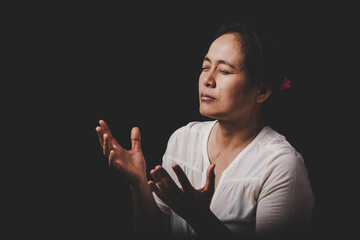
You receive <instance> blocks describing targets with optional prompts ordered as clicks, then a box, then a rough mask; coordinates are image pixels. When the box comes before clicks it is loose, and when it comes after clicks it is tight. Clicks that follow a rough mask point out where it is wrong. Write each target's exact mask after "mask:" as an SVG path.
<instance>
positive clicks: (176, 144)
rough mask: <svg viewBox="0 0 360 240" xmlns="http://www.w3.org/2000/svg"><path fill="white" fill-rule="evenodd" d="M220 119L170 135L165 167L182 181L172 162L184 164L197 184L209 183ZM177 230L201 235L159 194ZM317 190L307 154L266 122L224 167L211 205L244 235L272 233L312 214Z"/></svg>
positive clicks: (299, 223) (303, 222)
mask: <svg viewBox="0 0 360 240" xmlns="http://www.w3.org/2000/svg"><path fill="white" fill-rule="evenodd" d="M215 123H216V121H207V122H191V123H189V124H187V125H186V126H184V127H181V128H180V129H178V130H176V131H175V132H174V133H173V135H172V136H171V137H170V139H169V141H168V145H167V149H166V152H165V154H164V156H163V163H162V166H163V168H164V169H165V170H166V171H167V172H168V173H169V175H170V176H171V177H172V178H173V180H174V181H175V182H176V183H177V185H178V186H179V187H181V185H180V183H179V181H178V179H177V177H176V174H175V172H174V171H173V169H172V168H171V166H172V165H173V164H174V163H177V164H179V166H180V167H181V168H182V169H183V171H184V172H185V174H186V176H187V177H188V178H189V181H190V183H191V184H192V185H193V186H194V187H195V188H202V187H203V186H204V185H205V180H206V170H207V168H208V167H209V165H210V160H209V157H208V152H207V142H208V139H209V135H210V132H211V130H212V128H213V126H214V125H215ZM154 197H155V200H156V202H157V204H158V206H159V207H160V209H161V211H162V212H163V213H164V216H165V218H166V219H167V222H168V223H169V224H170V229H171V232H172V234H173V235H181V236H194V235H196V234H195V232H194V231H193V229H192V228H191V226H190V225H188V224H187V223H186V222H185V220H184V219H182V218H181V217H180V216H178V215H177V214H176V213H175V212H174V211H172V210H171V209H170V208H169V207H168V206H167V205H166V204H165V203H164V202H162V201H161V200H160V199H159V198H158V197H157V196H156V194H154ZM313 206H314V196H313V192H312V189H311V185H310V181H309V178H308V173H307V171H306V168H305V165H304V160H303V158H302V156H301V155H300V154H299V153H298V152H297V151H296V150H295V149H294V148H293V147H292V146H291V145H290V144H289V143H288V142H287V141H286V139H285V137H284V136H282V135H280V134H279V133H277V132H276V131H274V130H273V129H271V128H270V127H269V126H266V127H264V128H263V129H262V130H261V131H260V133H259V134H258V135H257V136H256V137H255V139H254V140H253V141H252V142H251V143H250V144H249V145H248V146H247V147H246V148H245V149H244V150H242V151H241V152H240V153H239V155H238V156H237V157H236V158H235V159H234V160H233V161H232V162H231V164H230V165H229V166H228V167H227V168H226V169H225V170H224V171H223V173H222V176H221V178H220V180H219V183H218V185H217V188H216V190H215V192H214V195H213V198H212V201H211V205H210V209H211V211H212V212H213V213H214V214H215V215H216V216H217V217H218V218H219V219H220V220H221V221H222V222H223V223H224V224H225V225H226V226H227V227H228V228H229V229H230V230H231V231H233V232H234V233H236V234H238V235H243V234H246V235H247V234H251V235H252V234H254V233H255V232H256V234H258V233H267V232H273V231H277V230H279V229H284V228H286V227H288V226H292V227H294V226H296V227H303V226H304V225H306V223H307V222H308V221H309V220H310V217H311V214H312V210H313Z"/></svg>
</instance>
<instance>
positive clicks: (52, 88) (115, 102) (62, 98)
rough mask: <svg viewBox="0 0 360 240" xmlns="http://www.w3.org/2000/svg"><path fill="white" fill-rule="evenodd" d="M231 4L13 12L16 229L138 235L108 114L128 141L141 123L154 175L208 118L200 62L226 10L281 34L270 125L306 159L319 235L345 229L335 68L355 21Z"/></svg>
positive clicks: (12, 210)
mask: <svg viewBox="0 0 360 240" xmlns="http://www.w3.org/2000/svg"><path fill="white" fill-rule="evenodd" d="M207 4H209V3H207ZM233 4H234V3H224V4H222V5H221V6H213V7H211V6H210V7H209V6H204V5H200V4H199V5H198V6H191V5H180V4H174V5H166V6H164V5H160V4H159V5H153V4H147V5H146V6H145V5H142V4H140V3H138V4H132V5H128V6H108V5H106V4H101V5H99V4H88V3H87V4H77V5H75V4H69V5H61V4H51V5H18V6H15V7H13V8H11V10H12V13H13V14H10V15H9V17H8V18H7V24H8V25H9V26H10V27H9V29H8V30H9V34H8V35H7V36H8V37H9V38H8V39H9V46H10V47H9V50H10V54H9V57H8V61H7V62H8V63H10V64H9V70H10V72H11V74H10V75H11V77H10V81H9V82H10V85H9V86H10V87H11V89H13V90H14V91H12V98H11V99H12V100H10V101H11V102H12V104H13V105H12V107H10V106H8V104H6V106H7V109H8V110H10V114H8V115H7V116H8V117H9V121H11V122H12V123H13V124H14V126H13V127H9V129H8V130H10V132H14V130H18V131H17V132H18V134H16V135H15V134H13V135H9V136H14V138H11V137H10V138H9V139H8V141H10V142H11V143H16V144H10V145H11V146H12V147H11V148H9V149H11V151H12V156H18V158H16V157H15V158H14V159H21V160H22V161H17V160H16V161H14V160H11V161H9V162H11V163H12V164H14V166H13V168H12V169H15V174H12V175H11V178H10V179H11V180H9V182H12V184H15V186H16V187H12V188H9V189H10V191H11V195H12V196H15V198H14V200H11V201H10V203H9V204H8V205H7V210H8V213H9V218H8V219H9V221H8V223H10V225H9V226H11V228H10V229H13V231H12V232H13V234H17V233H24V232H25V233H26V234H28V235H31V236H32V235H34V236H37V237H40V238H42V237H44V238H46V239H53V238H57V237H62V238H66V239H73V238H80V239H84V238H87V237H95V238H99V239H119V238H120V239H121V236H123V234H127V233H132V223H131V199H130V196H129V191H128V188H127V184H126V183H124V182H123V181H122V179H121V178H120V177H119V176H118V174H117V173H116V172H114V171H113V169H110V168H109V167H108V166H107V163H106V159H105V158H104V157H103V155H102V152H101V149H100V145H99V143H98V138H97V134H96V132H95V127H96V126H97V125H98V120H99V119H104V120H105V121H107V122H108V124H109V126H110V128H111V130H112V132H113V134H114V136H115V137H116V139H117V140H118V142H119V143H120V144H122V145H123V146H124V147H125V148H129V147H130V130H131V128H132V127H133V126H138V127H139V128H140V130H141V134H142V146H143V152H144V155H145V158H146V161H147V164H148V171H150V169H152V168H153V167H154V166H156V165H157V164H160V163H161V158H162V154H163V153H164V151H165V148H166V144H167V140H168V138H169V137H170V135H171V134H172V133H173V132H174V131H175V130H176V129H177V128H179V127H181V126H183V125H185V124H187V123H188V122H190V121H202V120H206V119H205V118H204V117H202V116H201V115H200V114H199V113H198V96H197V84H198V83H197V81H198V77H199V74H200V70H201V63H202V58H203V57H204V55H205V53H206V51H207V48H208V46H209V44H210V42H211V37H212V34H213V33H214V31H215V30H217V29H218V27H219V26H220V25H221V24H222V22H224V21H229V20H236V21H242V22H247V23H250V25H253V26H254V27H256V28H258V29H259V30H260V31H263V32H270V33H271V34H272V37H273V38H275V39H276V40H277V42H278V43H279V46H280V50H279V51H280V52H281V54H282V55H283V58H284V63H285V64H284V69H285V72H286V74H287V76H288V78H289V79H290V80H291V82H292V88H291V89H289V90H287V91H286V92H285V93H283V98H282V100H281V101H280V102H279V107H278V108H277V109H276V110H274V113H273V118H272V122H271V125H272V127H273V128H274V129H276V130H278V131H279V132H280V133H282V134H284V135H285V136H286V137H287V139H288V140H289V142H290V143H291V144H292V145H293V146H294V147H295V148H296V149H297V150H298V151H299V152H300V153H302V154H303V156H304V158H305V164H306V166H307V168H308V172H309V176H310V180H311V183H312V186H313V190H314V194H315V197H316V205H315V210H314V217H313V221H312V223H311V230H312V232H313V234H314V236H324V234H326V235H329V236H330V235H333V234H343V233H344V230H343V229H342V228H340V225H341V224H338V222H337V221H334V219H339V218H340V216H342V212H343V208H344V206H343V204H342V203H340V201H338V200H339V199H340V198H341V197H339V196H341V195H342V193H343V191H345V189H344V187H343V185H341V184H339V182H338V180H337V179H338V178H339V176H338V175H339V174H341V170H340V169H338V168H337V165H336V164H337V160H338V152H337V151H336V144H334V139H339V138H341V137H342V135H341V134H342V131H341V130H340V129H337V128H334V125H336V123H339V122H340V121H341V120H342V116H343V114H344V112H345V111H346V107H347V106H344V105H340V106H339V105H337V104H338V101H337V100H338V99H339V96H341V95H342V94H344V93H343V92H342V90H341V88H340V87H339V86H338V85H337V84H338V81H337V79H339V76H340V73H339V71H336V70H337V68H336V66H337V64H339V62H341V59H343V58H342V57H341V56H342V55H341V54H342V49H343V48H339V47H338V45H339V42H340V41H342V40H343V35H341V34H339V32H346V31H347V27H348V24H347V23H351V22H352V20H351V19H345V20H344V19H343V18H342V21H339V18H338V17H336V16H334V15H333V14H332V13H331V11H329V10H328V7H329V6H323V5H318V6H314V5H309V6H304V5H292V6H290V5H288V6H286V5H283V4H282V5H280V4H279V5H269V6H264V5H256V4H254V6H248V5H244V4H241V3H238V4H236V5H233ZM330 7H331V8H330V9H331V10H333V9H336V8H337V6H330ZM339 11H341V10H338V12H339ZM344 22H345V23H344ZM334 33H337V34H334ZM334 62H335V64H334ZM13 63H15V67H14V66H11V64H13ZM334 93H335V94H334ZM7 101H9V99H7ZM14 106H15V107H14ZM334 109H336V111H334ZM5 126H6V125H5ZM5 128H6V127H5ZM330 129H331V130H330ZM19 142H20V143H19ZM20 146H21V147H20ZM14 153H15V154H14ZM339 171H340V173H339ZM5 176H7V175H5ZM334 188H335V189H336V194H334ZM340 206H341V207H340ZM19 226H20V227H19ZM345 232H346V231H345Z"/></svg>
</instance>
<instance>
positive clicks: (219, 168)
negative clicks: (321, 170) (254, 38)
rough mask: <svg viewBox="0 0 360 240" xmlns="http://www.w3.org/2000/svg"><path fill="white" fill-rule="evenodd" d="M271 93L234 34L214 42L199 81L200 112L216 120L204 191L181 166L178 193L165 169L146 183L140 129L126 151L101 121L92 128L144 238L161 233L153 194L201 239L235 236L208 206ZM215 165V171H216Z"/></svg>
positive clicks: (176, 167)
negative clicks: (250, 72) (253, 76)
mask: <svg viewBox="0 0 360 240" xmlns="http://www.w3.org/2000/svg"><path fill="white" fill-rule="evenodd" d="M270 94H271V90H270V89H268V88H265V87H264V86H262V85H257V86H252V85H250V84H249V81H248V79H247V75H246V71H245V70H244V68H243V54H242V49H241V45H240V43H239V41H238V40H237V38H236V36H235V35H234V34H225V35H222V36H221V37H219V38H218V39H216V40H215V41H214V42H213V43H212V44H211V46H210V48H209V51H208V53H207V55H206V56H205V58H204V62H203V70H202V72H201V74H200V77H199V101H200V107H199V110H200V113H201V114H202V115H204V116H208V117H211V118H214V119H217V120H218V122H217V123H216V125H215V126H214V128H213V129H212V131H211V133H210V137H209V141H208V153H209V158H210V161H211V164H210V166H209V168H208V169H207V174H206V176H207V178H206V183H205V185H204V187H202V188H200V189H195V188H194V187H193V186H192V185H191V183H190V182H189V180H188V178H187V177H186V175H185V173H184V172H183V170H182V169H181V167H180V166H179V165H177V164H175V165H173V166H172V168H173V170H174V172H175V174H176V176H177V178H178V180H179V182H180V184H181V186H182V188H179V187H178V186H177V185H176V184H175V182H174V180H173V179H172V178H171V177H170V176H169V174H168V173H167V172H166V170H165V169H164V168H162V167H161V166H157V167H156V168H155V169H153V170H151V171H150V174H151V176H152V178H153V181H149V182H148V181H147V177H146V163H145V159H144V156H143V154H142V150H141V144H140V130H139V129H138V128H136V127H135V128H133V129H132V131H131V142H132V148H131V149H130V150H126V149H124V148H122V147H121V146H120V144H118V143H117V141H116V140H115V139H114V137H113V136H112V134H111V132H110V130H109V127H108V126H107V124H106V123H105V122H104V121H103V120H100V122H99V123H100V126H98V127H97V128H96V131H97V133H98V136H99V141H100V144H101V147H102V149H103V153H104V155H105V156H106V157H107V158H108V161H109V165H110V166H112V167H114V168H115V169H116V170H118V171H119V173H120V174H122V176H123V177H124V179H125V180H126V181H128V183H129V186H130V190H131V194H132V201H133V218H134V222H135V224H136V226H137V229H141V230H143V231H144V232H146V233H155V234H160V233H161V232H163V231H162V230H163V225H164V222H163V220H162V219H163V218H162V215H161V211H160V209H159V208H158V206H157V204H156V202H155V200H154V198H153V195H152V193H151V191H153V192H155V193H156V194H157V196H158V197H159V198H160V199H162V200H163V201H164V202H165V203H167V204H168V205H169V206H170V207H171V208H172V209H173V210H174V211H175V212H176V213H177V214H178V215H180V216H181V217H182V218H184V219H185V220H186V221H187V222H188V223H189V224H190V225H191V226H192V228H193V229H194V230H195V231H196V232H197V234H198V235H199V236H200V237H203V238H208V237H215V236H218V237H222V238H227V239H232V238H235V236H234V235H233V234H232V233H231V232H230V231H229V229H227V228H226V226H225V225H224V224H223V223H222V222H221V221H220V220H219V219H218V218H217V217H216V216H215V215H214V214H213V213H212V212H211V210H210V203H211V199H212V196H213V194H214V191H215V189H216V186H217V183H218V182H219V179H220V177H221V174H222V172H223V171H224V169H226V167H227V166H228V165H229V164H230V163H231V161H232V160H233V159H234V157H235V156H236V155H237V154H238V153H239V152H240V151H242V149H244V148H245V147H246V146H247V145H248V144H249V143H250V142H251V141H252V139H253V138H255V136H256V135H257V134H258V132H259V131H260V130H261V128H262V127H263V125H262V123H261V119H260V111H261V104H262V103H263V102H264V101H265V100H266V99H267V98H268V97H269V96H270ZM215 166H216V167H215Z"/></svg>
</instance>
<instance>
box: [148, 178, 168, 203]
mask: <svg viewBox="0 0 360 240" xmlns="http://www.w3.org/2000/svg"><path fill="white" fill-rule="evenodd" d="M148 185H149V187H150V189H151V191H153V192H154V193H155V194H156V196H158V197H159V198H160V199H161V200H162V201H163V202H164V203H166V204H168V203H169V201H168V198H166V196H164V194H163V193H162V191H161V190H160V188H159V187H158V186H157V185H156V183H155V182H154V181H149V182H148Z"/></svg>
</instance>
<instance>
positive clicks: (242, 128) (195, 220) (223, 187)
mask: <svg viewBox="0 0 360 240" xmlns="http://www.w3.org/2000/svg"><path fill="white" fill-rule="evenodd" d="M267 69H268V68H267V65H266V63H265V65H263V53H262V49H261V46H260V43H259V41H258V39H257V37H256V35H255V34H254V32H253V31H252V30H251V29H250V28H249V27H248V26H247V25H244V24H229V25H224V26H223V27H222V28H221V29H220V31H219V32H218V34H217V36H216V38H215V40H214V41H213V42H212V44H211V46H210V48H209V50H208V53H207V54H206V56H205V57H204V61H203V67H202V72H201V74H200V77H199V102H200V113H201V114H202V115H203V116H207V117H209V118H212V119H215V120H214V121H206V122H191V123H189V124H188V125H186V126H184V127H182V128H180V129H178V130H177V131H175V133H174V134H173V135H172V136H171V137H170V139H169V142H168V146H167V149H166V152H165V154H164V157H163V163H162V166H157V167H156V168H155V169H153V170H151V171H150V174H151V176H152V177H153V181H149V182H148V180H147V175H146V164H145V160H144V156H143V154H142V151H141V145H140V131H139V129H138V128H136V127H135V128H133V129H132V131H131V141H132V149H131V150H129V151H127V150H125V149H123V148H122V147H121V146H120V145H119V144H118V143H117V142H116V140H115V139H114V138H113V136H112V134H111V132H110V130H109V128H108V126H107V125H106V123H105V122H104V121H102V120H101V121H100V126H98V127H97V128H96V131H97V132H98V135H99V140H100V143H101V146H102V148H103V153H104V155H105V156H107V157H108V160H109V165H110V166H113V167H114V168H115V169H117V170H118V171H119V172H120V174H122V176H123V177H124V178H125V179H126V180H127V181H128V182H129V186H130V189H131V195H132V203H133V219H134V225H135V227H136V229H137V230H138V231H139V232H144V233H157V234H166V233H170V234H172V235H174V236H185V237H192V236H196V235H197V236H199V237H203V238H208V237H211V238H212V237H223V238H225V239H227V238H229V239H231V238H236V237H238V236H254V234H255V235H256V236H273V235H274V234H284V233H289V232H290V231H291V232H293V231H294V230H302V229H303V228H304V227H305V226H306V224H307V222H308V221H309V219H310V217H311V213H312V209H313V205H314V199H313V194H312V190H311V186H310V182H309V179H308V175H307V171H306V169H305V165H304V162H303V158H302V156H301V155H300V154H299V153H298V152H296V150H295V149H294V148H293V147H292V146H291V145H290V144H289V143H288V142H287V141H286V139H285V138H284V137H283V136H282V135H280V134H279V133H277V132H276V131H274V130H273V129H271V128H270V127H269V126H266V125H265V124H264V123H263V121H262V114H261V110H262V106H263V104H264V102H265V101H266V100H267V99H268V98H269V97H270V95H271V94H272V93H273V92H276V90H277V89H280V88H281V84H280V83H277V82H276V80H275V81H274V80H272V78H271V77H267V74H268V73H270V72H274V71H273V70H271V69H270V71H269V70H267ZM269 75H271V74H269ZM263 76H264V77H263ZM152 192H154V193H155V194H153V193H152Z"/></svg>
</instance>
